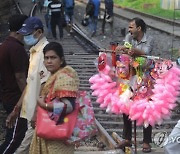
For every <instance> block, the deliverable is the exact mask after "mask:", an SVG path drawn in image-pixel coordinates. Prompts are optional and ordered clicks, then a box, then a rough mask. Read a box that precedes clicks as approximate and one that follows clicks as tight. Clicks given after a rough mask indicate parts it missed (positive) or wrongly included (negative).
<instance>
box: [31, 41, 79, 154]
mask: <svg viewBox="0 0 180 154" xmlns="http://www.w3.org/2000/svg"><path fill="white" fill-rule="evenodd" d="M43 52H44V64H45V66H46V68H47V70H48V71H49V72H51V76H50V77H49V79H48V80H47V82H46V84H45V85H44V87H43V88H42V91H41V96H40V97H39V99H38V105H39V106H40V107H41V108H43V109H45V110H48V111H49V113H51V114H52V115H51V117H52V118H53V119H58V120H59V117H60V115H61V117H60V118H61V119H62V118H63V117H62V116H63V115H65V114H67V113H70V112H72V111H73V110H74V108H75V99H76V96H77V92H78V88H79V78H78V75H77V72H76V71H75V70H74V69H73V68H72V67H70V66H67V65H66V61H65V59H64V53H63V48H62V46H61V45H60V44H59V43H56V42H51V43H49V44H47V45H46V46H45V48H44V50H43ZM49 95H50V97H51V98H53V103H51V104H49V103H48V104H47V103H46V101H45V100H46V99H47V97H49ZM64 113H65V114H64ZM73 153H74V146H73V145H67V144H64V142H63V141H59V140H58V141H57V140H54V141H53V140H47V139H43V138H40V137H38V136H37V135H36V131H35V134H34V136H33V139H32V143H31V147H30V154H73Z"/></svg>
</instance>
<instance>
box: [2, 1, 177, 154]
mask: <svg viewBox="0 0 180 154" xmlns="http://www.w3.org/2000/svg"><path fill="white" fill-rule="evenodd" d="M32 2H35V3H36V2H38V3H39V4H40V6H42V7H40V10H41V11H42V10H43V7H44V8H45V10H46V11H47V13H46V14H45V19H46V26H47V27H48V32H49V33H52V36H53V38H54V39H55V40H57V33H56V26H58V29H59V38H60V39H62V38H63V22H64V21H63V20H64V19H65V21H66V25H68V27H69V32H72V24H73V13H74V8H75V2H74V0H62V1H59V0H52V1H50V0H48V1H40V0H39V1H34V0H33V1H32ZM88 3H93V4H90V5H89V6H88V7H87V8H86V12H85V15H84V17H85V18H88V20H89V28H90V33H91V37H93V36H95V35H96V29H97V21H98V15H99V11H100V0H89V2H88ZM90 7H91V8H92V9H93V12H91V10H89V9H90ZM63 17H65V18H63ZM103 21H104V22H103V25H102V33H105V30H104V28H105V23H106V22H107V23H109V24H110V26H111V30H112V31H111V32H112V33H113V0H105V14H104V17H103ZM9 30H10V33H9V36H8V37H7V38H6V39H5V40H4V42H3V43H2V45H0V74H1V83H2V89H3V90H2V104H3V107H4V109H5V111H6V112H7V118H6V121H5V123H6V135H5V141H4V142H3V143H2V144H1V145H0V154H13V153H15V154H28V153H31V154H56V153H59V154H73V153H74V150H75V147H74V145H67V144H65V143H64V142H63V141H57V140H46V139H43V138H40V137H38V136H37V134H36V131H35V129H36V112H37V106H39V107H41V108H43V109H44V110H47V111H48V112H53V113H54V114H56V115H57V114H58V115H61V114H62V112H63V113H65V114H68V113H70V112H72V111H73V110H74V109H75V99H76V97H77V92H78V89H79V78H78V75H77V72H76V71H75V70H74V69H73V68H72V67H71V66H68V65H67V64H66V60H65V57H64V51H63V47H62V45H61V44H60V43H57V42H48V40H47V38H46V36H45V35H44V26H43V23H42V21H41V20H40V19H39V18H38V17H27V16H26V15H13V16H11V17H10V18H9ZM125 40H126V42H129V43H130V44H132V48H127V47H126V46H124V45H118V46H117V48H116V50H115V51H117V52H118V51H127V54H128V55H129V56H133V57H134V56H139V55H151V52H152V49H153V45H154V44H153V38H152V37H151V36H149V35H147V34H146V23H145V22H144V20H142V19H140V18H133V19H132V20H131V21H130V22H129V25H128V34H127V35H126V37H125ZM24 44H26V45H27V46H29V47H30V49H29V55H28V54H27V52H26V51H25V48H24ZM54 82H55V83H56V86H53V83H54ZM50 89H52V91H56V93H55V94H56V95H55V98H56V99H57V101H56V102H55V103H52V104H47V103H46V98H47V96H48V95H50V93H51V91H50ZM123 121H124V128H123V138H124V140H123V141H122V142H121V143H120V144H119V148H122V149H123V148H124V147H125V146H131V145H132V140H131V138H132V130H131V129H132V121H131V120H129V118H128V115H125V114H123ZM174 134H176V135H177V134H179V123H178V124H177V125H176V127H175V129H174V130H173V132H172V134H171V135H172V136H173V135H174ZM151 137H152V127H151V126H150V125H149V127H147V128H143V149H142V151H143V152H145V153H147V152H151V151H152V150H151V145H150V143H151V142H152V139H151ZM179 149H180V145H179V144H176V145H175V144H174V145H173V142H169V143H167V144H166V145H165V150H166V153H167V154H168V153H169V154H170V153H172V151H173V150H176V151H177V153H178V152H179V151H180V150H179ZM173 153H174V154H175V152H174V151H173Z"/></svg>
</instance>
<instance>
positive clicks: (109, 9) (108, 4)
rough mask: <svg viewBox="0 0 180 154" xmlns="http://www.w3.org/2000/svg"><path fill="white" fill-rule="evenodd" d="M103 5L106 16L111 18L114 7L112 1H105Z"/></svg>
mask: <svg viewBox="0 0 180 154" xmlns="http://www.w3.org/2000/svg"><path fill="white" fill-rule="evenodd" d="M104 3H105V9H106V10H107V14H108V15H110V16H113V5H114V3H113V0H112V1H110V0H105V1H104Z"/></svg>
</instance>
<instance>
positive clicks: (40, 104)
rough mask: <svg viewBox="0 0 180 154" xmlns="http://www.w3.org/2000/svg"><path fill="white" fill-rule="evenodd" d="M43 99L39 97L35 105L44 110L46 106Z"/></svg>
mask: <svg viewBox="0 0 180 154" xmlns="http://www.w3.org/2000/svg"><path fill="white" fill-rule="evenodd" d="M44 99H45V97H44V96H39V98H38V99H37V104H38V105H39V106H40V107H42V108H44V107H45V105H46V104H45V101H44Z"/></svg>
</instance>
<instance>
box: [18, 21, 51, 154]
mask: <svg viewBox="0 0 180 154" xmlns="http://www.w3.org/2000/svg"><path fill="white" fill-rule="evenodd" d="M43 31H44V30H43V24H42V22H41V20H40V19H39V18H37V17H29V18H28V19H27V20H25V22H24V24H23V26H22V28H21V29H20V30H19V31H18V32H19V33H20V34H22V35H23V36H24V42H25V43H26V44H27V45H29V46H32V47H31V48H30V60H29V62H30V63H29V70H28V77H27V86H26V89H25V90H24V92H23V95H22V96H21V98H22V99H20V100H19V101H18V105H19V106H21V105H22V108H21V112H20V116H21V117H23V118H25V119H27V120H28V130H27V132H26V135H25V138H24V140H23V141H22V143H21V145H20V147H19V148H18V149H17V151H16V152H15V153H16V154H27V153H29V147H30V143H31V139H32V134H33V131H34V129H33V128H32V127H31V124H30V121H31V120H32V119H33V115H34V112H35V108H36V102H37V97H38V96H39V92H40V87H41V84H43V83H44V82H45V81H46V80H47V78H48V77H49V72H48V71H47V69H46V68H45V66H44V64H43V61H44V56H43V48H44V47H45V46H46V45H47V44H48V41H47V39H46V38H45V37H44V35H43Z"/></svg>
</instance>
